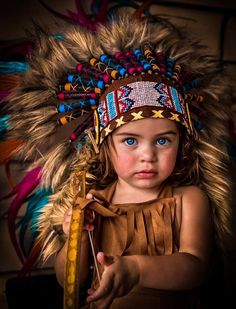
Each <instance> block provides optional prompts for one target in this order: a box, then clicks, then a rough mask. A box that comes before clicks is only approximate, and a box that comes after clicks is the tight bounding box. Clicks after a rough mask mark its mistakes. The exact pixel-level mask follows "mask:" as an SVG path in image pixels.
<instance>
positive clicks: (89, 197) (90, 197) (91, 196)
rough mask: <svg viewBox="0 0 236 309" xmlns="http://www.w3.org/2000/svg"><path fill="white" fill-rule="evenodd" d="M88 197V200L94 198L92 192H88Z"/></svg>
mask: <svg viewBox="0 0 236 309" xmlns="http://www.w3.org/2000/svg"><path fill="white" fill-rule="evenodd" d="M86 198H87V199H88V200H92V199H93V195H92V193H90V192H89V193H87V195H86Z"/></svg>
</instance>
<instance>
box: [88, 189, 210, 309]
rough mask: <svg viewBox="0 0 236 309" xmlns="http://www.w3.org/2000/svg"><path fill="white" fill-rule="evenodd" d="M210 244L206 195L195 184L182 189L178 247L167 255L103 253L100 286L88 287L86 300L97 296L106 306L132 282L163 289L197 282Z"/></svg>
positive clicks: (206, 262)
mask: <svg viewBox="0 0 236 309" xmlns="http://www.w3.org/2000/svg"><path fill="white" fill-rule="evenodd" d="M211 245H212V224H211V213H210V207H209V204H208V198H207V197H206V195H205V194H204V193H203V192H202V191H201V190H200V189H199V188H197V187H186V188H184V189H183V192H182V221H181V225H180V248H179V252H178V253H174V254H172V255H169V256H141V255H134V256H125V257H113V258H112V257H106V256H104V254H103V253H99V255H98V261H99V262H100V263H101V264H103V265H104V268H105V271H104V273H103V275H102V280H101V284H100V287H99V288H98V289H97V290H96V291H93V290H90V291H89V294H90V296H89V297H88V301H94V300H98V299H100V300H101V304H102V307H101V308H107V306H108V305H109V304H110V303H111V302H112V300H113V299H114V298H115V297H118V296H122V295H125V294H127V293H128V292H129V291H130V290H131V289H132V288H133V287H135V286H143V287H148V288H155V289H164V290H184V289H191V288H194V287H196V286H198V285H200V284H201V283H202V281H203V279H204V277H205V275H206V272H207V269H208V264H209V257H210V254H211Z"/></svg>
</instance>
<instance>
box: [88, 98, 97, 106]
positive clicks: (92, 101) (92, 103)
mask: <svg viewBox="0 0 236 309" xmlns="http://www.w3.org/2000/svg"><path fill="white" fill-rule="evenodd" d="M89 103H90V105H96V103H97V101H96V100H95V99H90V100H89Z"/></svg>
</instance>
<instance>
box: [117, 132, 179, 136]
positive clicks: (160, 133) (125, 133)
mask: <svg viewBox="0 0 236 309" xmlns="http://www.w3.org/2000/svg"><path fill="white" fill-rule="evenodd" d="M176 134H177V132H175V131H164V132H158V133H157V134H155V136H160V135H176ZM115 135H116V136H135V137H139V136H141V135H140V134H136V133H132V132H121V133H115Z"/></svg>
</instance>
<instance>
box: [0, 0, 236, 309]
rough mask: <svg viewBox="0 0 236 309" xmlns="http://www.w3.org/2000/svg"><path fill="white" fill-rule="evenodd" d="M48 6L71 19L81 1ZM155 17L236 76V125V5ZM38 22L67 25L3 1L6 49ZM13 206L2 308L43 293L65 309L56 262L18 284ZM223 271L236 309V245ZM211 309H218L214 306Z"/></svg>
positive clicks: (0, 174)
mask: <svg viewBox="0 0 236 309" xmlns="http://www.w3.org/2000/svg"><path fill="white" fill-rule="evenodd" d="M81 2H82V3H83V7H84V10H85V12H89V10H90V6H91V3H92V2H96V1H92V0H90V1H81ZM97 2H99V1H97ZM100 2H101V1H100ZM109 2H110V6H116V5H117V6H123V7H124V9H131V10H132V8H130V5H131V3H135V4H139V5H140V4H142V2H143V1H109ZM44 4H46V5H47V6H49V7H50V8H52V9H54V10H56V11H57V12H58V13H61V14H67V10H70V11H73V12H76V2H75V0H67V1H62V0H49V1H44ZM150 12H151V13H158V14H160V15H161V16H162V17H163V18H168V19H170V20H171V21H172V22H173V23H174V24H176V25H181V26H187V28H188V30H189V31H191V32H192V33H193V34H194V35H195V36H197V37H199V39H200V40H202V42H203V43H204V44H205V45H207V46H208V47H209V50H210V52H211V53H212V54H213V55H215V56H216V58H217V59H219V61H220V64H221V65H222V67H223V68H224V69H225V70H226V72H228V74H229V76H230V81H229V82H230V83H231V86H232V88H231V89H232V104H231V107H232V114H235V117H234V118H235V123H236V87H235V85H236V42H235V33H236V1H231V0H224V1H220V0H218V1H211V0H187V1H177V0H176V1H165V0H162V1H161V0H158V1H152V4H151V6H150ZM33 23H39V24H41V25H45V26H47V27H49V29H53V31H55V33H57V26H58V25H60V24H61V23H62V19H61V18H60V17H58V16H55V14H53V13H52V12H50V10H49V9H47V8H46V7H45V5H43V3H42V2H41V1H39V0H30V1H29V0H28V1H27V0H18V1H17V0H9V1H4V0H2V1H1V2H0V29H1V30H0V43H1V46H2V45H6V44H7V42H8V41H9V40H18V39H22V38H25V37H26V36H27V31H28V30H30V29H31V28H32V25H33ZM63 23H64V21H63ZM235 136H236V135H235ZM0 155H1V154H0ZM11 171H12V175H13V179H14V182H15V183H17V182H18V181H20V179H21V178H22V176H23V172H24V166H22V165H21V164H18V163H17V162H13V163H12V165H11ZM232 173H233V171H232ZM8 192H10V187H9V185H8V183H7V179H6V174H5V170H4V168H3V167H0V196H3V195H5V194H7V193H8ZM9 202H10V200H5V201H0V248H1V250H0V308H1V309H7V308H9V309H13V308H17V307H18V308H23V307H21V305H22V304H23V299H22V298H27V295H30V293H31V296H32V297H34V295H35V297H37V295H38V293H41V292H42V293H46V294H45V295H46V296H47V295H48V296H49V295H50V297H51V301H49V298H50V297H49V298H47V297H46V300H45V305H44V307H43V308H50V307H51V308H59V307H60V305H59V304H61V296H62V291H61V289H60V287H59V286H58V285H57V283H56V280H55V277H54V273H53V268H52V262H51V261H48V263H47V264H46V265H43V266H40V267H38V268H36V269H34V270H33V271H32V276H33V277H31V278H30V279H29V278H28V281H24V282H23V283H22V281H17V280H18V279H17V274H18V271H19V270H20V269H21V263H20V261H19V260H18V258H17V256H16V254H15V252H14V249H13V247H12V245H11V242H10V238H9V236H8V228H7V216H6V211H7V208H8V205H9ZM233 207H234V216H235V209H236V205H233ZM23 212H24V208H23V209H22V210H21V211H20V213H19V218H20V217H21V216H22V214H23ZM234 222H235V225H234V226H236V220H235V219H234ZM235 230H236V228H235ZM221 267H222V268H221V273H220V276H219V278H217V280H219V282H216V286H217V285H218V289H216V290H214V289H213V293H212V297H214V294H215V295H216V294H217V293H218V292H219V293H221V294H222V295H221V296H222V297H221V300H222V303H219V304H218V305H219V308H220V307H221V308H229V307H228V305H227V304H228V303H229V300H230V301H232V302H233V305H232V306H231V307H232V308H236V244H234V243H232V248H231V249H230V252H229V254H228V255H227V256H226V257H225V259H224V261H223V264H222V265H221ZM45 278H47V279H45ZM35 290H37V291H35ZM9 299H11V300H9ZM57 301H58V303H57ZM213 303H214V302H213ZM39 304H40V305H39ZM39 304H38V306H39V307H41V308H42V303H40V301H39ZM222 305H223V306H222ZM27 306H28V307H27ZM24 308H38V307H37V301H36V302H35V306H33V307H32V306H31V305H29V304H26V303H25V306H24ZM209 308H213V306H212V307H211V306H210V307H209ZM214 308H218V306H216V307H215V303H214Z"/></svg>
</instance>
